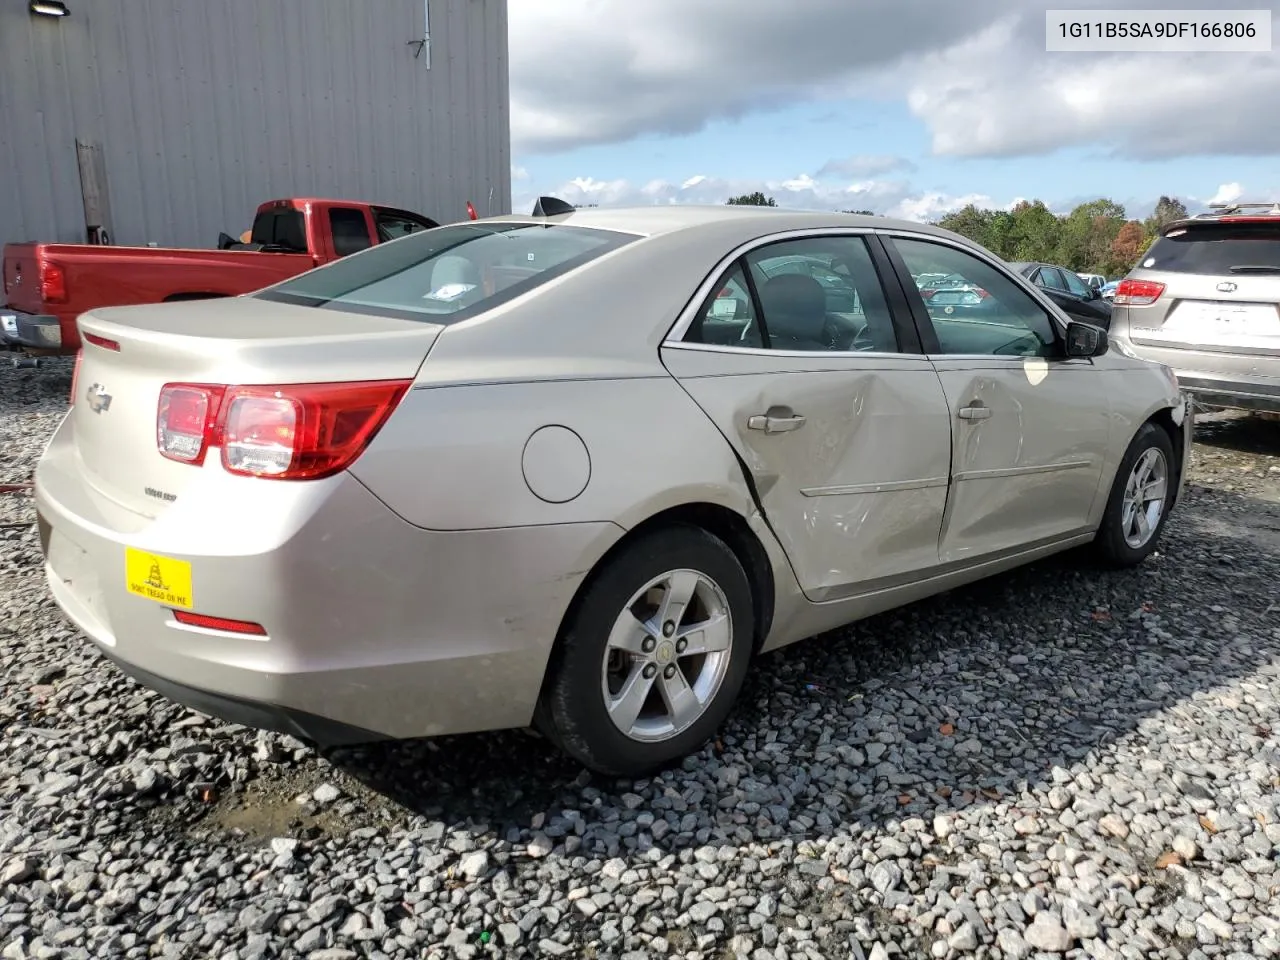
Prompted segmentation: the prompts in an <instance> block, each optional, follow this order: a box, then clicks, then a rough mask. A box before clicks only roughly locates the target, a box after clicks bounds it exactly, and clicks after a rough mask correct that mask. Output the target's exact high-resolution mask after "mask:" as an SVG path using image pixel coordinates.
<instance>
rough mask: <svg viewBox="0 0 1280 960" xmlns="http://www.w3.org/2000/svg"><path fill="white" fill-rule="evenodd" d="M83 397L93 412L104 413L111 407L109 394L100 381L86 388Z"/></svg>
mask: <svg viewBox="0 0 1280 960" xmlns="http://www.w3.org/2000/svg"><path fill="white" fill-rule="evenodd" d="M84 399H85V402H86V403H87V404H89V409H90V410H92V411H93V412H94V413H106V412H107V411H108V410H110V409H111V394H109V393H107V389H106V387H104V386H103V385H102V384H100V383H95V384H94V385H93V386H91V387H90V388H89V389H88V390H86V391H85V395H84Z"/></svg>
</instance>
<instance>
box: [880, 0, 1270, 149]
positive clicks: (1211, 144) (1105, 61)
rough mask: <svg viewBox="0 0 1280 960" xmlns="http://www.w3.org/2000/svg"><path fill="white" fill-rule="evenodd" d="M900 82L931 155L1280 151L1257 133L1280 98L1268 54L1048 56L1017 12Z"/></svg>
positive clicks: (1039, 34) (1028, 19) (1030, 19)
mask: <svg viewBox="0 0 1280 960" xmlns="http://www.w3.org/2000/svg"><path fill="white" fill-rule="evenodd" d="M1275 5H1276V0H1268V2H1267V3H1263V4H1257V5H1256V6H1258V7H1271V8H1274V7H1275ZM899 74H900V77H901V82H902V84H903V86H904V88H905V89H906V90H907V103H908V105H909V107H910V109H911V111H912V112H913V113H914V114H915V115H916V116H917V117H919V118H920V119H921V120H922V121H924V123H925V124H926V125H927V126H928V127H929V129H930V131H931V133H932V146H933V151H934V153H936V154H942V155H950V156H987V157H990V156H1029V155H1035V154H1043V153H1048V152H1052V151H1054V150H1057V149H1060V148H1063V147H1079V146H1083V145H1088V144H1094V145H1101V146H1103V147H1104V148H1105V149H1108V150H1109V151H1110V152H1111V153H1112V154H1114V155H1116V156H1120V157H1126V158H1132V159H1143V160H1154V159H1163V158H1167V157H1174V156H1192V155H1214V154H1236V155H1243V154H1267V153H1273V152H1276V151H1277V150H1280V128H1277V127H1276V125H1274V124H1270V123H1260V122H1258V120H1259V118H1260V117H1262V116H1268V115H1269V114H1270V111H1271V104H1272V103H1273V102H1274V99H1275V90H1276V89H1277V88H1278V87H1280V59H1277V58H1276V57H1275V56H1274V55H1273V54H1270V53H1261V54H1248V53H1241V54H1232V55H1226V54H1221V53H1217V54H1212V53H1210V54H1193V53H1182V54H1173V53H1157V54H1074V53H1073V54H1063V53H1056V54H1046V53H1045V52H1044V20H1043V13H1042V12H1041V10H1040V8H1034V9H1033V8H1026V9H1024V10H1022V11H1020V12H1017V13H1011V14H1010V15H1008V16H1006V17H1002V18H1000V19H998V20H996V21H995V22H993V23H991V24H990V25H988V26H987V27H986V28H985V29H984V30H983V31H981V32H979V33H977V34H975V35H973V36H970V37H968V38H966V39H964V40H963V41H961V42H959V43H957V44H954V45H953V46H951V47H950V48H947V49H943V50H938V51H934V52H931V53H928V54H925V55H923V56H921V57H918V58H916V59H915V60H914V61H913V62H911V63H909V64H907V65H905V66H904V67H903V68H902V69H901V70H900V71H899ZM1224 98H1227V99H1226V100H1224ZM1228 102H1229V106H1228V105H1227V103H1228Z"/></svg>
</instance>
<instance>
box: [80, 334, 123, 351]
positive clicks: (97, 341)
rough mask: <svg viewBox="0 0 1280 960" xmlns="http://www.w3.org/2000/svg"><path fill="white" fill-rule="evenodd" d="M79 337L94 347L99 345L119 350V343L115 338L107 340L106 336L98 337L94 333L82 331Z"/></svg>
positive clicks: (105, 348)
mask: <svg viewBox="0 0 1280 960" xmlns="http://www.w3.org/2000/svg"><path fill="white" fill-rule="evenodd" d="M81 339H83V340H84V341H85V342H87V343H92V344H93V345H94V346H95V347H101V348H102V349H103V350H114V351H116V352H117V353H119V352H120V344H119V343H117V342H116V341H115V340H108V339H107V338H106V337H100V336H98V335H97V334H96V333H82V334H81Z"/></svg>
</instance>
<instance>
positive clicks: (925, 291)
mask: <svg viewBox="0 0 1280 960" xmlns="http://www.w3.org/2000/svg"><path fill="white" fill-rule="evenodd" d="M937 292H938V291H937V290H935V289H933V287H922V288H921V290H920V297H921V298H922V299H924V300H928V299H929V298H930V297H932V296H933V295H934V294H935V293H937Z"/></svg>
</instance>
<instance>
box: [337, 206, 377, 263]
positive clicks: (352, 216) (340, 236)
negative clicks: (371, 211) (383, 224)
mask: <svg viewBox="0 0 1280 960" xmlns="http://www.w3.org/2000/svg"><path fill="white" fill-rule="evenodd" d="M329 230H330V231H331V232H332V233H333V252H334V253H336V254H337V255H338V256H340V257H345V256H347V255H348V254H352V253H359V252H360V251H361V250H365V249H367V248H369V247H371V246H373V240H372V239H370V237H369V224H368V222H367V221H366V220H365V218H364V211H363V210H357V209H356V208H355V207H333V208H331V209H330V210H329Z"/></svg>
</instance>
